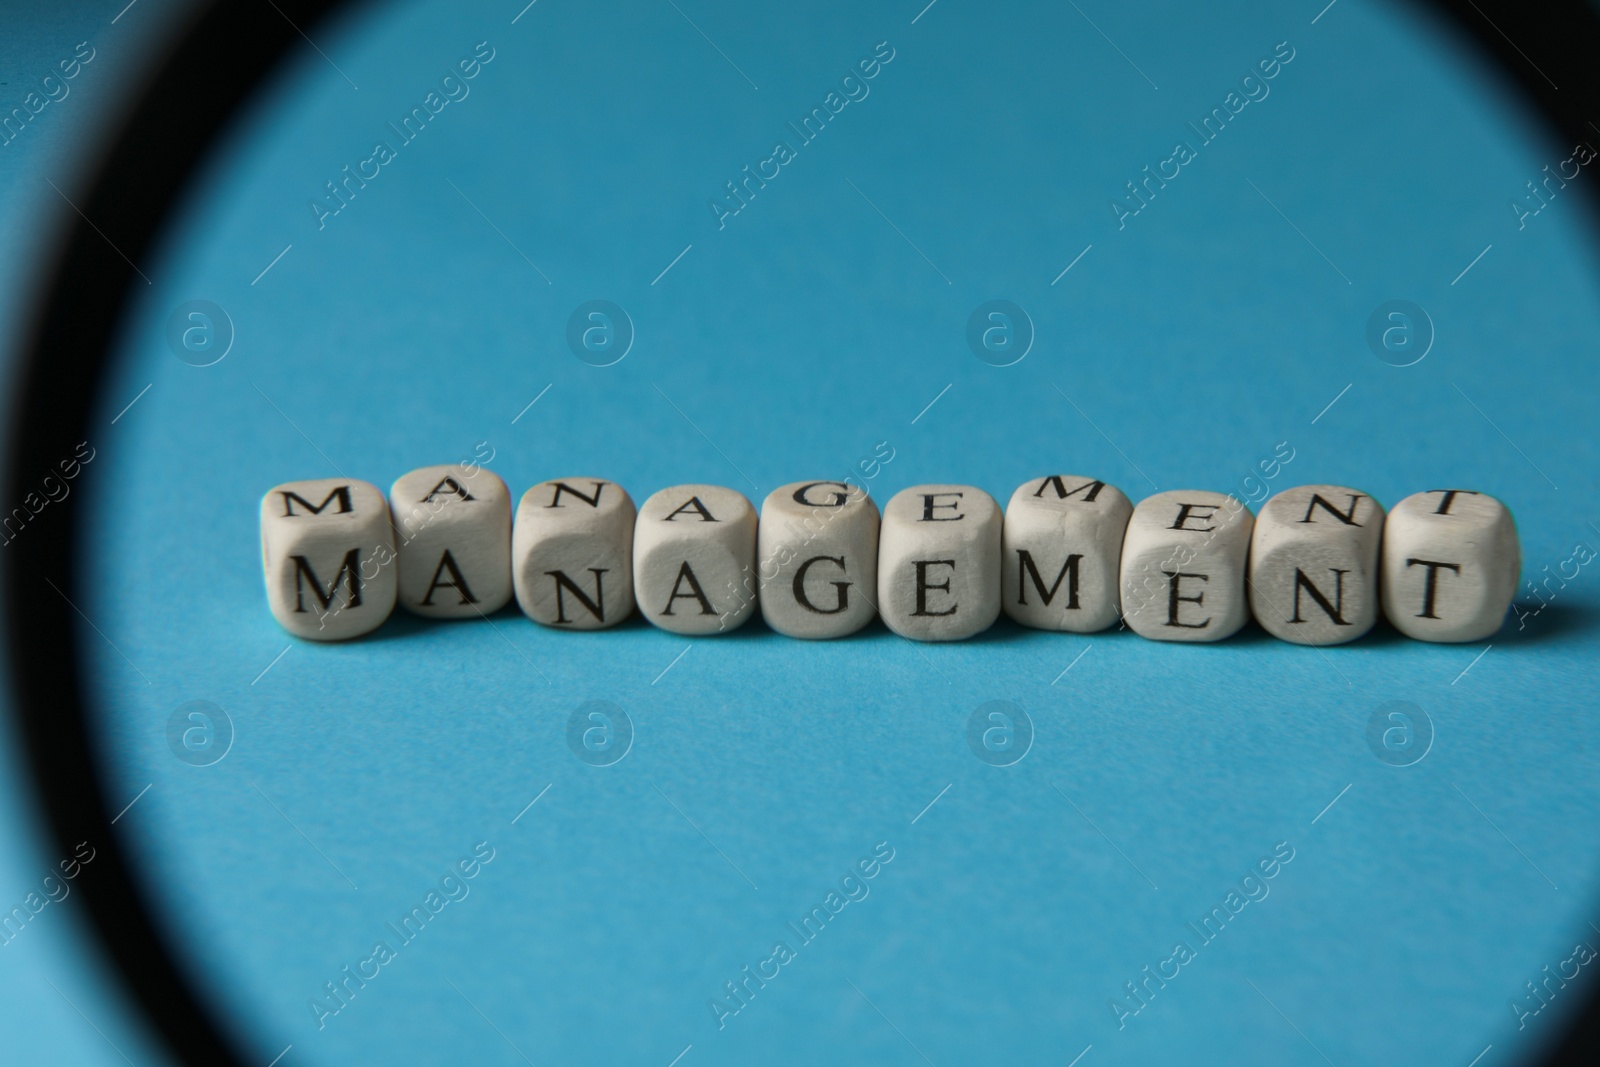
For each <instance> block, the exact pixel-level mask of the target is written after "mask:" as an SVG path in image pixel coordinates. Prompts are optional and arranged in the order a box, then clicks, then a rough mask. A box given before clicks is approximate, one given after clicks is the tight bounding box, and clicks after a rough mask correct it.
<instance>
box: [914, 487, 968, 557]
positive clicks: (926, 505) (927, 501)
mask: <svg viewBox="0 0 1600 1067" xmlns="http://www.w3.org/2000/svg"><path fill="white" fill-rule="evenodd" d="M960 495H961V494H960V493H923V494H922V521H923V522H955V521H956V520H957V519H964V518H966V516H965V515H950V516H946V517H945V518H935V517H934V514H933V509H934V508H949V509H950V510H951V511H954V510H955V509H956V508H958V507H960V506H961V505H959V504H935V503H934V502H933V498H934V497H938V496H960ZM951 565H952V566H954V564H951Z"/></svg>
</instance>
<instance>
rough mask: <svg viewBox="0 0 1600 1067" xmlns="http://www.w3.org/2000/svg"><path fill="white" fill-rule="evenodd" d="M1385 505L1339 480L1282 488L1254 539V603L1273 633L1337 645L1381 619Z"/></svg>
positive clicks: (1267, 508) (1305, 642)
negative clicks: (1380, 560) (1380, 572)
mask: <svg viewBox="0 0 1600 1067" xmlns="http://www.w3.org/2000/svg"><path fill="white" fill-rule="evenodd" d="M1382 541H1383V506H1382V505H1380V504H1379V503H1378V502H1377V501H1376V500H1374V499H1373V498H1372V497H1370V496H1368V495H1367V494H1365V493H1362V492H1359V491H1357V490H1355V489H1347V488H1345V487H1344V486H1340V485H1302V486H1297V487H1296V488H1294V489H1285V490H1284V491H1283V492H1281V493H1279V494H1278V495H1277V496H1274V497H1272V498H1271V499H1270V500H1268V501H1267V502H1266V503H1265V504H1263V505H1261V514H1259V515H1257V516H1256V525H1255V532H1254V534H1252V536H1251V540H1250V590H1249V592H1250V610H1251V612H1252V613H1253V614H1254V615H1255V617H1256V621H1257V622H1259V623H1260V624H1261V628H1262V629H1263V630H1265V631H1267V633H1269V634H1271V635H1272V636H1273V637H1278V638H1281V639H1283V640H1285V641H1292V642H1294V643H1295V644H1297V645H1339V644H1343V643H1344V642H1346V641H1354V640H1355V639H1356V638H1358V637H1360V636H1361V635H1362V634H1365V633H1366V632H1367V631H1368V630H1370V629H1372V625H1373V623H1375V622H1377V621H1378V550H1379V547H1380V546H1381V544H1382Z"/></svg>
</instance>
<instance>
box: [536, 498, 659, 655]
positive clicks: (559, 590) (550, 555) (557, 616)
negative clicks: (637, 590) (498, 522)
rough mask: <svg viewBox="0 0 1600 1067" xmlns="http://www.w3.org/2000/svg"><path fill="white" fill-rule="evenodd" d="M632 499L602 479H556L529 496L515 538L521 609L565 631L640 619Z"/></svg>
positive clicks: (603, 627) (594, 627) (590, 628)
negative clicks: (635, 614) (631, 617)
mask: <svg viewBox="0 0 1600 1067" xmlns="http://www.w3.org/2000/svg"><path fill="white" fill-rule="evenodd" d="M635 515H636V511H635V509H634V506H633V498H632V497H630V496H629V495H628V494H627V492H626V491H625V490H624V489H623V488H622V486H620V485H618V484H617V483H616V482H608V481H606V480H605V479H603V478H557V479H555V480H553V481H548V482H541V483H540V484H539V485H536V486H534V487H533V488H532V489H529V490H528V491H527V492H526V493H524V494H522V502H521V503H520V504H518V505H517V523H516V529H515V531H514V532H513V533H512V538H511V556H512V561H513V562H512V577H513V579H514V580H515V582H516V590H517V604H518V605H519V606H520V607H521V608H522V611H523V614H525V615H527V616H528V618H530V619H532V620H533V621H534V622H538V623H543V624H544V625H546V626H551V627H554V628H556V629H558V630H602V629H605V628H606V627H608V626H615V625H616V624H617V623H619V622H621V621H622V620H624V619H626V618H627V617H628V616H629V615H631V614H633V523H634V518H635Z"/></svg>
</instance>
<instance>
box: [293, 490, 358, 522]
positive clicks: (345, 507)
mask: <svg viewBox="0 0 1600 1067" xmlns="http://www.w3.org/2000/svg"><path fill="white" fill-rule="evenodd" d="M281 492H282V496H283V517H284V518H286V519H290V518H293V517H294V502H295V501H296V500H298V501H300V506H301V507H303V508H305V509H306V510H307V511H309V512H311V514H313V515H321V514H322V509H323V508H325V507H327V506H328V501H330V500H335V499H337V500H338V501H339V510H338V511H337V512H335V514H338V515H344V514H347V513H349V512H351V511H354V510H355V509H354V508H352V507H351V506H350V487H349V486H348V485H341V486H337V487H336V488H334V490H333V491H332V492H330V493H329V494H328V495H327V496H325V497H323V498H322V503H320V504H313V503H311V501H309V500H307V499H306V498H305V497H303V496H301V495H300V494H299V493H295V492H290V491H288V490H283V491H281Z"/></svg>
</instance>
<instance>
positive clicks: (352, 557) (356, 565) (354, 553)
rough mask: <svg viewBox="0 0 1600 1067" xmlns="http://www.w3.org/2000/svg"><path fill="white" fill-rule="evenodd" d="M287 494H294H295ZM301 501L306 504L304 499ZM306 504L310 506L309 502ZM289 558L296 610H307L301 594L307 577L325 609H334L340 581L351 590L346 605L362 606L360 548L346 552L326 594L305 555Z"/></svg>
mask: <svg viewBox="0 0 1600 1067" xmlns="http://www.w3.org/2000/svg"><path fill="white" fill-rule="evenodd" d="M285 495H288V496H293V495H294V494H292V493H290V494H285ZM300 502H301V503H302V504H305V501H304V500H301V501H300ZM322 503H323V505H324V506H326V505H327V503H328V502H327V501H326V500H324V501H323V502H322ZM306 506H307V507H310V505H309V504H307V505H306ZM289 558H290V559H292V560H294V610H295V611H297V612H303V611H305V610H306V609H305V605H304V604H302V603H301V594H302V591H303V589H304V585H303V582H302V579H305V578H309V579H311V595H312V596H314V597H316V598H317V601H318V602H319V603H320V604H321V605H322V610H323V611H328V610H330V609H332V607H333V596H334V594H335V593H337V592H338V591H339V583H340V582H345V583H346V585H347V587H348V588H349V590H350V602H349V603H348V604H346V605H345V606H346V607H351V608H359V607H360V606H361V573H360V571H361V550H360V549H359V548H352V549H351V550H350V551H349V552H346V553H345V556H344V562H343V563H341V564H339V573H338V574H335V575H334V576H333V581H331V582H329V583H328V591H327V593H326V594H324V593H323V591H322V580H321V579H320V578H318V577H317V572H316V571H314V570H312V569H311V562H310V561H309V560H307V559H306V558H305V557H304V556H290V557H289Z"/></svg>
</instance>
